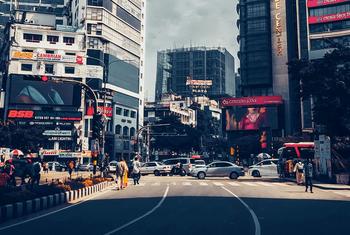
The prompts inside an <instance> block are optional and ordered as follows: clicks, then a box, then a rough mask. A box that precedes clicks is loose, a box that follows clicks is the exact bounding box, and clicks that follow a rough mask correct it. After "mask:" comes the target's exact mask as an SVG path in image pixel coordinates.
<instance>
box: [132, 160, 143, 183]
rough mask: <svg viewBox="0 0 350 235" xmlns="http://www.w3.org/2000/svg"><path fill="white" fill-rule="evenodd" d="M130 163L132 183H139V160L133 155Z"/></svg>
mask: <svg viewBox="0 0 350 235" xmlns="http://www.w3.org/2000/svg"><path fill="white" fill-rule="evenodd" d="M132 165H133V169H132V174H133V179H134V185H136V184H139V180H140V178H141V171H140V167H141V163H140V162H139V159H138V157H135V159H134V162H133V163H132Z"/></svg>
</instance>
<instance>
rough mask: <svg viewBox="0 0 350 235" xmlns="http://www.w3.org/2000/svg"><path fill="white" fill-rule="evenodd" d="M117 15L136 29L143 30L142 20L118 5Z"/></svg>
mask: <svg viewBox="0 0 350 235" xmlns="http://www.w3.org/2000/svg"><path fill="white" fill-rule="evenodd" d="M117 16H118V17H119V18H120V19H122V20H124V21H125V22H126V23H128V24H129V25H131V26H132V27H134V28H135V29H137V30H138V31H140V30H141V21H140V20H139V19H137V18H136V17H135V16H133V15H131V14H130V13H129V12H128V11H126V10H124V9H123V8H122V7H120V6H118V5H117Z"/></svg>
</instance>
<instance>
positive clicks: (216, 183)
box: [213, 182, 224, 186]
mask: <svg viewBox="0 0 350 235" xmlns="http://www.w3.org/2000/svg"><path fill="white" fill-rule="evenodd" d="M213 184H214V185H216V186H224V184H223V183H219V182H213Z"/></svg>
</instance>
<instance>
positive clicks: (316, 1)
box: [307, 0, 349, 7]
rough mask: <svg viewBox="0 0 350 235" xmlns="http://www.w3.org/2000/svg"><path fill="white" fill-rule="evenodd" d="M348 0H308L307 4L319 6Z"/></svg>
mask: <svg viewBox="0 0 350 235" xmlns="http://www.w3.org/2000/svg"><path fill="white" fill-rule="evenodd" d="M348 1H349V0H308V1H307V6H308V7H319V6H326V5H333V4H338V3H342V2H348Z"/></svg>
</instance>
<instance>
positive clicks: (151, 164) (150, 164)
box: [148, 162, 157, 166]
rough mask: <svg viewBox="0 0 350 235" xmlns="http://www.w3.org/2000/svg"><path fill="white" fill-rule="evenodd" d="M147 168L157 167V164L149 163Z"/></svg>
mask: <svg viewBox="0 0 350 235" xmlns="http://www.w3.org/2000/svg"><path fill="white" fill-rule="evenodd" d="M148 166H157V164H155V163H154V162H150V163H148Z"/></svg>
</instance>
